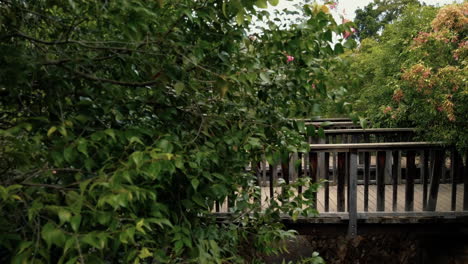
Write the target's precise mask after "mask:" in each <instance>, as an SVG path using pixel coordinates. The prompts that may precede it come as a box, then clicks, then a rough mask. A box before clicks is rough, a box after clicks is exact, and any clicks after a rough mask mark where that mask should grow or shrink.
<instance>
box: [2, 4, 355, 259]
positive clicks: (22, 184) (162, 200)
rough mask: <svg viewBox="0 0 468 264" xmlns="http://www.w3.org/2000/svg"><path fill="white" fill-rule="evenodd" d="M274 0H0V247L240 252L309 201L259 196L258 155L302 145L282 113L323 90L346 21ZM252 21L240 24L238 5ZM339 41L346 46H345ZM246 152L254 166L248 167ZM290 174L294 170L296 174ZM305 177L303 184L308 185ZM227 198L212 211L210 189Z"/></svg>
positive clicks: (89, 253) (31, 254) (262, 246)
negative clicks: (225, 212) (223, 213)
mask: <svg viewBox="0 0 468 264" xmlns="http://www.w3.org/2000/svg"><path fill="white" fill-rule="evenodd" d="M277 2H278V1H275V0H269V1H268V2H267V1H266V0H257V1H250V0H245V1H244V0H243V1H221V0H206V1H191V0H174V1H164V0H158V1H144V0H132V1H130V0H117V1H78V0H75V1H56V0H43V1H24V0H6V1H2V2H1V3H0V65H2V66H1V67H0V93H1V95H2V96H1V99H0V110H1V111H0V129H1V130H0V171H1V172H2V175H1V179H0V208H1V211H0V223H1V224H0V233H1V234H0V262H2V263H3V262H11V263H77V262H80V263H154V262H162V263H175V262H184V263H226V262H232V263H236V262H245V261H248V262H253V261H255V260H256V259H257V257H258V256H257V255H258V254H259V253H265V254H271V253H275V252H278V250H281V245H280V244H278V241H280V240H281V239H283V238H286V237H289V236H291V235H292V232H291V231H284V230H282V228H283V226H282V225H281V224H280V223H279V219H280V218H279V217H280V215H281V214H284V213H286V214H290V215H291V216H292V217H293V218H294V219H295V218H297V217H298V216H299V215H313V214H314V213H315V211H314V210H312V209H311V208H307V207H305V208H307V209H305V210H302V209H301V208H303V205H305V204H307V203H309V202H310V199H311V198H312V192H313V191H314V189H315V188H316V187H317V186H315V185H310V186H311V188H309V190H308V191H307V192H304V194H303V195H300V196H297V197H294V198H292V197H290V194H291V193H292V192H288V188H292V187H294V185H291V186H289V185H284V186H283V187H284V192H283V195H282V198H283V201H288V200H289V199H290V200H291V202H290V203H288V202H284V203H281V204H278V203H276V202H271V203H270V206H269V207H268V208H267V209H266V210H265V211H262V209H261V207H260V203H259V200H260V199H259V198H260V192H259V189H258V188H257V187H255V185H254V180H255V175H254V173H253V171H255V170H252V172H246V170H245V167H246V166H247V165H248V164H249V162H252V164H254V165H255V164H256V161H259V160H261V159H262V157H266V158H267V160H268V161H269V162H270V163H277V162H287V159H288V153H290V152H301V151H302V152H303V151H306V150H307V145H306V144H304V142H305V140H304V135H303V134H304V133H305V132H307V133H308V134H309V135H310V134H312V133H314V129H313V128H305V127H304V124H303V123H302V124H301V123H300V122H291V121H289V119H288V118H289V117H304V116H308V115H310V114H313V113H314V111H316V109H317V107H316V106H317V103H318V102H319V101H320V100H322V98H324V97H326V94H327V89H328V87H329V85H330V84H331V82H330V76H332V72H333V69H335V67H336V65H337V64H339V63H340V60H338V59H336V55H338V54H341V53H343V51H344V49H343V44H342V43H336V44H333V43H332V35H333V34H340V33H341V32H343V31H345V30H349V25H348V24H345V25H338V24H336V22H335V21H334V20H333V18H332V16H331V15H330V14H328V13H327V10H326V8H315V7H311V6H309V5H305V6H304V9H303V11H302V12H303V17H304V19H303V20H302V22H301V24H292V25H291V26H290V27H289V29H288V30H283V29H279V28H278V26H277V25H276V24H274V23H272V22H271V21H269V20H268V14H267V13H266V12H265V11H262V9H261V8H265V7H267V5H268V3H269V4H272V5H275V4H277ZM255 16H256V17H258V18H259V19H263V20H265V21H267V26H266V28H264V29H263V30H262V32H261V34H258V36H256V37H253V36H251V37H249V36H248V35H247V33H246V32H248V30H249V28H250V27H251V25H250V21H252V18H253V17H255ZM345 46H346V45H345ZM253 167H255V166H253ZM295 184H307V179H304V181H303V182H298V183H295ZM314 187H315V188H314ZM225 200H229V205H230V206H229V211H230V213H231V214H230V217H229V218H228V219H227V221H226V222H223V223H219V222H218V221H217V219H216V218H215V216H214V215H213V214H212V211H213V208H214V204H215V203H216V202H223V201H225Z"/></svg>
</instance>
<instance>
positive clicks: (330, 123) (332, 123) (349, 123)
mask: <svg viewBox="0 0 468 264" xmlns="http://www.w3.org/2000/svg"><path fill="white" fill-rule="evenodd" d="M323 123H326V122H316V121H312V122H305V124H306V125H314V126H322V125H323ZM346 125H357V126H358V125H359V124H355V123H354V122H353V121H337V122H328V123H326V126H346Z"/></svg>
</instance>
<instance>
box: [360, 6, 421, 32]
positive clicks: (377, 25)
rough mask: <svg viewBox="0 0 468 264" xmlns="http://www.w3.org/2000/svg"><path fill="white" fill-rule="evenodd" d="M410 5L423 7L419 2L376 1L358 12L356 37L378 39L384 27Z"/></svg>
mask: <svg viewBox="0 0 468 264" xmlns="http://www.w3.org/2000/svg"><path fill="white" fill-rule="evenodd" d="M408 5H415V6H421V3H420V2H419V1H418V0H374V2H372V3H369V4H368V5H366V6H365V7H363V8H362V9H361V8H358V9H357V10H356V12H355V13H356V17H355V19H354V23H355V24H356V26H357V32H356V34H355V36H356V37H357V38H358V39H359V40H363V39H365V38H370V37H374V38H375V37H377V36H378V34H379V33H380V32H382V30H383V29H384V27H385V26H386V25H388V24H391V23H392V22H393V21H395V19H397V18H398V17H399V16H400V14H401V13H402V12H403V10H404V9H405V8H406V7H407V6H408Z"/></svg>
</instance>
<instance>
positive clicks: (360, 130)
mask: <svg viewBox="0 0 468 264" xmlns="http://www.w3.org/2000/svg"><path fill="white" fill-rule="evenodd" d="M415 131H416V129H415V128H346V129H325V130H324V132H325V134H354V133H362V134H365V133H369V134H370V133H396V132H415Z"/></svg>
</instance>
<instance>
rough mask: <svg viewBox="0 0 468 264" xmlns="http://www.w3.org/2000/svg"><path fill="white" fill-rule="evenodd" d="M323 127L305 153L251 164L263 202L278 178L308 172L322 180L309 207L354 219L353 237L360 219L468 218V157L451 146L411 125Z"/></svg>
mask: <svg viewBox="0 0 468 264" xmlns="http://www.w3.org/2000/svg"><path fill="white" fill-rule="evenodd" d="M343 122H347V121H343ZM337 123H338V121H337ZM324 132H325V138H321V139H313V138H309V143H311V144H310V151H309V152H308V153H291V154H289V160H288V161H284V162H282V163H280V164H269V163H268V162H267V161H266V160H263V161H261V162H256V163H252V164H251V165H250V170H252V171H254V172H255V173H256V175H257V183H258V184H259V186H260V187H261V189H262V199H261V202H265V203H269V202H268V201H271V199H276V198H275V197H277V196H278V193H280V192H281V191H282V190H281V188H278V181H279V179H280V178H281V179H283V180H284V182H285V183H287V184H289V183H292V182H294V181H296V180H297V179H298V178H302V177H310V179H311V182H322V183H323V187H322V188H320V189H319V191H318V193H317V194H316V197H315V199H314V200H313V201H312V202H311V204H310V206H312V207H314V208H316V209H317V210H318V211H319V213H320V217H322V218H323V217H325V218H326V217H334V218H336V216H339V217H340V219H345V220H346V221H349V222H348V234H349V235H350V236H354V235H356V230H357V229H356V228H357V222H358V220H363V221H364V220H366V221H367V220H368V219H370V218H372V217H380V218H382V217H383V216H385V219H401V217H408V216H411V217H416V218H418V217H419V218H427V217H448V218H454V217H458V216H459V215H461V216H463V217H468V160H467V155H466V154H463V155H462V154H460V153H458V152H457V151H456V149H455V148H454V147H453V146H448V145H446V144H444V143H442V142H412V141H413V140H414V138H415V137H414V136H415V130H414V129H412V128H394V129H387V128H369V129H362V128H345V129H343V128H336V127H335V128H334V129H325V130H324ZM393 141H395V142H393ZM304 188H307V186H304V187H299V188H298V190H297V192H298V193H300V192H302V191H304V190H305V189H304ZM232 203H233V201H232V200H231V201H228V202H225V203H224V204H225V206H224V207H223V206H220V204H219V203H218V204H217V206H216V211H217V212H226V211H223V208H226V207H229V206H230V205H232ZM321 221H323V219H322V220H321Z"/></svg>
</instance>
